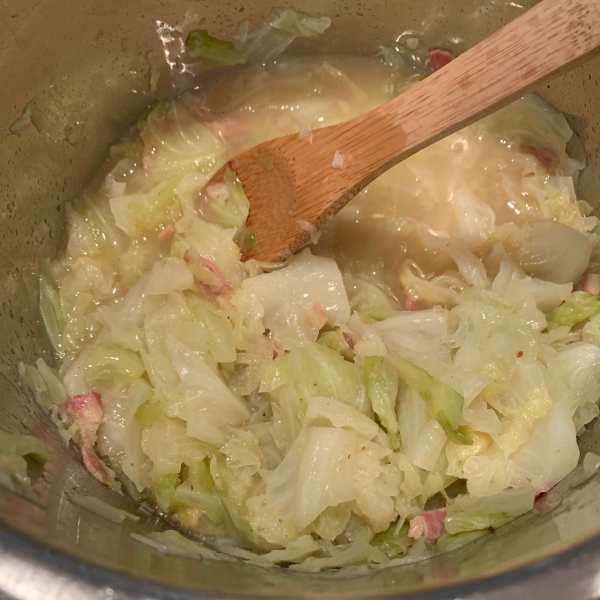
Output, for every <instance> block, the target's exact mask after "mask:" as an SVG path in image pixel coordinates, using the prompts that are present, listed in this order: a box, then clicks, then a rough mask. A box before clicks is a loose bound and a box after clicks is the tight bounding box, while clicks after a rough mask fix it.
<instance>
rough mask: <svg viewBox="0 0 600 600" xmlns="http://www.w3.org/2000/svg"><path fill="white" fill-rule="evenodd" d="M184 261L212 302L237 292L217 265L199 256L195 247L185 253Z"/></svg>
mask: <svg viewBox="0 0 600 600" xmlns="http://www.w3.org/2000/svg"><path fill="white" fill-rule="evenodd" d="M183 260H185V262H186V263H188V265H189V267H190V271H191V272H192V275H193V276H194V281H195V282H196V283H197V284H198V286H199V287H200V289H201V290H202V292H203V294H204V295H205V296H206V297H207V298H208V299H209V300H211V301H212V302H216V301H217V300H218V299H219V298H220V297H221V296H225V297H227V296H230V295H231V294H233V292H234V291H235V288H234V287H233V284H232V283H231V282H230V281H229V280H228V279H227V278H226V277H225V276H224V275H223V273H221V271H220V270H219V268H218V267H217V265H215V263H213V262H212V261H211V260H208V258H204V256H201V255H200V254H198V251H197V250H196V249H195V248H194V247H192V248H189V249H188V250H186V251H185V254H184V255H183Z"/></svg>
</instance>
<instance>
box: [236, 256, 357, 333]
mask: <svg viewBox="0 0 600 600" xmlns="http://www.w3.org/2000/svg"><path fill="white" fill-rule="evenodd" d="M242 288H243V290H244V291H245V292H249V293H251V294H254V295H255V296H256V297H257V298H258V299H259V300H260V302H261V303H262V305H263V308H264V316H265V317H264V318H265V327H266V328H267V329H270V330H273V328H274V329H275V331H277V325H279V321H280V320H283V321H285V320H286V319H285V313H283V311H284V310H285V308H286V307H288V306H290V305H299V306H302V307H304V308H306V307H308V306H309V305H313V304H317V305H320V306H321V308H322V309H323V311H324V312H325V314H326V315H327V321H328V322H329V323H330V324H331V325H342V324H344V323H346V322H347V321H348V319H349V317H350V306H349V304H348V297H347V295H346V290H345V288H344V282H343V280H342V275H341V273H340V271H339V269H338V267H337V265H336V264H335V261H333V260H332V259H330V258H321V257H319V256H313V255H312V254H311V252H310V250H304V251H303V252H301V253H300V254H299V255H297V256H294V257H292V258H291V259H290V260H289V261H288V264H287V265H286V266H285V267H284V268H283V269H280V270H279V271H273V272H272V273H265V274H264V275H258V276H257V277H251V278H249V279H246V280H245V281H244V283H243V286H242ZM280 327H281V325H280Z"/></svg>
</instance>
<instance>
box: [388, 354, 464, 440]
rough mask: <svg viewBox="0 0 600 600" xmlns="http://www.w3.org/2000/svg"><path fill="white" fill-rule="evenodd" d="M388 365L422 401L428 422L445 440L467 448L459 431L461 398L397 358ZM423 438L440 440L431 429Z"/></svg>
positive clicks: (421, 371)
mask: <svg viewBox="0 0 600 600" xmlns="http://www.w3.org/2000/svg"><path fill="white" fill-rule="evenodd" d="M392 362H393V364H394V366H395V367H396V369H397V370H398V374H399V376H400V379H402V381H404V382H405V383H406V384H407V385H408V386H409V387H410V388H411V389H412V390H414V391H415V392H418V393H419V395H420V396H421V398H423V400H425V404H426V405H427V412H428V413H429V416H430V418H432V419H437V421H438V422H439V424H440V425H441V426H442V428H443V430H444V432H445V433H446V435H447V436H448V438H449V439H450V440H452V441H453V442H455V443H457V444H471V443H472V441H471V440H470V438H469V437H468V434H466V435H465V430H464V428H462V429H461V424H462V422H463V417H462V408H463V402H464V399H463V397H462V396H461V395H460V394H459V393H458V392H457V391H456V390H454V389H452V388H451V387H450V386H448V385H446V384H445V383H443V382H442V381H440V380H438V379H436V378H435V377H432V376H431V375H429V373H427V371H425V370H424V369H421V368H419V367H416V366H415V365H413V364H411V363H409V362H408V361H407V360H404V359H403V358H401V357H399V356H395V357H393V358H392ZM436 432H437V433H436ZM427 435H428V436H429V437H430V438H431V439H438V440H440V439H441V438H440V434H439V430H437V429H436V428H435V427H434V426H433V425H432V426H431V428H430V433H428V434H427ZM438 443H439V442H438ZM442 445H443V444H442ZM440 449H441V448H440Z"/></svg>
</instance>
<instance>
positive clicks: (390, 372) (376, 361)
mask: <svg viewBox="0 0 600 600" xmlns="http://www.w3.org/2000/svg"><path fill="white" fill-rule="evenodd" d="M365 380H366V386H367V394H368V395H369V400H371V404H372V406H373V410H374V411H375V414H376V415H377V416H378V417H379V419H380V420H381V423H382V424H383V426H384V427H385V430H386V431H387V434H388V436H389V438H390V440H391V441H392V445H393V446H394V448H395V449H398V448H399V447H400V437H399V435H398V432H399V429H398V417H397V416H396V397H397V395H398V372H397V371H396V369H395V368H394V365H393V364H391V362H389V361H388V360H387V359H385V358H383V357H381V356H367V357H365Z"/></svg>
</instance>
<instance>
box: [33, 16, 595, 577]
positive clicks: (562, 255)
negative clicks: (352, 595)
mask: <svg viewBox="0 0 600 600" xmlns="http://www.w3.org/2000/svg"><path fill="white" fill-rule="evenodd" d="M328 26H329V19H327V18H325V17H310V16H308V15H304V14H302V13H297V12H295V11H292V10H289V9H286V10H278V11H275V12H274V13H273V14H272V15H271V16H270V17H269V18H268V19H267V20H266V21H265V22H263V23H262V24H260V25H259V26H258V27H257V28H256V29H254V30H251V31H248V26H247V24H245V25H244V24H242V25H240V27H239V28H238V31H237V33H236V36H235V41H234V42H232V43H230V42H223V41H220V40H216V39H214V38H212V37H211V36H210V35H209V34H208V33H207V32H205V31H193V32H191V33H190V34H189V35H188V36H187V39H186V46H187V48H188V53H189V54H188V56H192V57H196V59H197V60H200V61H202V62H203V63H204V64H205V66H207V67H219V69H218V70H217V69H215V70H212V71H211V73H210V76H209V77H207V76H205V77H202V78H200V79H199V80H198V85H197V87H196V88H194V89H192V90H187V91H185V92H184V93H182V94H180V95H179V96H178V97H177V98H176V99H174V100H168V101H161V102H159V103H158V104H156V105H154V106H152V107H151V108H150V109H149V110H148V111H147V113H146V114H145V115H144V116H143V117H142V119H141V120H140V121H139V123H138V124H137V125H136V126H135V127H134V128H133V129H132V130H131V131H130V132H129V134H128V135H127V136H126V137H125V138H124V139H123V140H122V141H121V142H120V143H118V144H116V145H114V146H112V148H111V149H110V157H109V158H108V161H107V163H106V165H105V167H104V168H103V169H102V170H101V172H100V173H99V174H98V177H97V178H96V180H95V181H94V183H93V184H92V185H91V186H90V188H89V189H88V190H87V191H86V192H85V194H83V196H82V197H81V198H80V199H79V200H77V201H76V202H75V203H74V204H73V206H72V207H71V208H70V209H69V212H68V225H67V235H66V239H65V244H64V248H63V251H62V252H61V254H60V255H59V256H58V258H57V259H56V260H54V261H51V262H46V263H44V264H42V266H41V278H40V295H41V297H40V307H41V312H42V316H43V319H44V323H45V325H46V328H47V331H48V335H49V337H50V340H51V342H52V344H53V347H54V350H55V352H56V358H57V368H56V370H55V369H52V368H50V367H49V366H47V365H46V364H45V363H44V362H43V361H42V360H41V359H40V360H39V361H38V363H37V366H36V367H35V368H34V367H31V366H25V365H22V373H23V376H24V378H25V380H26V381H27V382H28V383H29V385H30V387H31V388H32V390H33V391H34V393H35V394H36V395H37V397H38V399H40V401H41V402H42V403H43V404H44V406H46V408H48V409H49V411H50V412H51V414H52V417H53V419H54V420H55V422H56V423H57V425H58V426H59V427H60V430H61V435H62V436H63V438H64V440H65V442H66V443H67V444H68V443H70V441H73V442H74V443H75V444H77V445H78V446H79V447H80V448H81V453H82V459H83V463H84V465H85V467H86V469H87V470H88V471H89V472H90V473H91V474H92V475H93V476H94V477H96V478H97V479H98V480H100V481H101V482H102V483H104V484H106V485H107V486H112V487H118V486H120V485H123V486H125V487H126V488H127V489H128V490H129V491H130V492H131V493H133V494H134V495H136V497H137V498H138V499H140V500H145V501H148V502H151V503H154V505H155V506H156V507H158V509H160V511H162V512H163V513H165V514H166V515H169V516H170V517H171V518H172V520H173V521H174V522H175V523H176V524H177V527H178V528H180V529H181V530H183V531H186V532H188V533H191V534H194V535H195V536H196V537H197V538H198V539H201V540H203V541H204V542H205V543H206V544H208V545H210V546H211V547H212V548H213V550H216V551H217V552H214V551H211V550H209V549H207V548H204V547H202V546H198V548H202V551H200V550H198V554H200V555H203V556H209V557H213V558H214V557H216V556H219V555H228V556H236V557H240V558H244V559H249V560H253V561H259V562H260V561H264V562H273V563H278V564H285V565H291V568H296V569H306V570H320V569H325V568H334V567H341V566H345V565H351V564H369V565H373V566H377V565H379V566H389V565H394V564H400V563H402V562H406V561H411V560H415V558H418V557H421V556H427V555H428V554H429V553H431V552H434V551H436V550H437V551H439V550H442V551H444V550H448V549H451V548H456V547H459V546H460V545H462V544H464V543H467V542H469V541H471V540H473V539H476V538H477V537H480V536H482V535H484V534H485V533H486V532H488V531H490V530H493V529H494V528H497V527H499V526H501V525H503V524H505V523H507V522H508V521H510V520H512V519H514V518H515V517H517V516H519V515H522V514H524V513H526V512H527V511H529V510H531V509H532V508H533V505H534V502H535V499H536V497H537V496H538V495H540V494H543V493H544V492H546V491H547V490H549V489H550V488H551V487H553V486H554V485H556V484H557V483H558V482H559V481H561V480H562V479H563V478H564V477H565V476H566V475H567V474H568V473H569V472H570V471H571V470H572V469H573V468H574V467H575V466H576V465H577V462H578V459H579V449H578V446H577V435H578V433H580V432H581V431H582V430H583V429H584V427H585V425H586V424H587V423H589V422H590V421H591V420H592V419H594V418H595V417H596V416H597V415H598V412H599V410H598V406H597V402H598V400H599V398H600V300H599V299H598V293H599V292H600V271H599V270H598V269H599V267H600V263H599V262H598V261H599V256H600V253H599V252H598V231H600V229H599V228H598V219H596V218H595V217H593V216H590V214H591V210H592V208H591V206H590V205H589V204H587V203H586V202H583V201H581V200H578V199H577V196H576V191H575V190H576V184H577V177H578V174H579V173H580V171H581V170H582V169H583V168H584V166H585V160H584V158H583V152H582V148H581V144H580V143H578V140H577V138H576V137H575V136H574V134H573V132H572V130H571V128H570V126H569V124H568V122H567V120H566V119H565V117H564V116H563V115H562V114H561V113H560V112H559V111H558V110H556V109H555V108H554V107H552V106H550V105H549V104H548V103H547V102H545V101H544V100H543V99H542V98H540V97H539V96H537V95H530V96H527V97H524V98H522V99H520V100H518V101H517V102H515V103H514V104H512V105H510V106H508V107H507V108H505V109H503V110H500V111H498V112H497V113H495V114H493V115H491V116H489V117H487V118H485V119H483V120H482V121H480V122H478V123H476V124H474V125H472V126H470V127H468V128H466V129H464V130H462V131H460V132H458V133H456V134H453V135H451V136H449V137H448V138H447V139H444V140H442V141H440V142H438V143H436V144H435V145H433V146H432V147H430V148H428V149H426V150H424V151H422V152H420V153H418V154H417V155H415V156H413V157H412V158H410V159H408V160H406V161H404V162H403V163H401V164H400V165H398V166H397V167H395V168H394V169H392V170H391V171H389V172H388V173H386V174H385V175H384V176H382V177H381V178H380V179H378V180H377V181H375V182H374V183H373V184H372V185H370V186H369V187H368V188H367V189H366V190H365V191H363V192H361V193H360V194H359V196H358V197H356V198H355V199H354V200H353V201H352V202H351V203H350V204H349V205H348V206H347V207H346V208H345V209H343V210H342V211H341V212H340V213H339V215H338V216H337V217H336V218H335V219H334V220H333V221H332V222H331V223H330V224H329V225H328V226H327V227H326V228H325V230H324V231H323V232H316V231H312V233H313V234H314V235H313V236H312V238H313V239H312V241H313V243H312V245H311V246H310V247H309V248H307V249H305V250H303V251H302V252H300V253H299V254H297V255H296V256H292V257H291V258H289V259H288V260H286V261H285V262H282V263H279V264H264V263H259V262H257V261H255V260H252V259H250V260H244V259H245V258H246V257H247V256H249V255H251V252H252V250H253V247H254V244H255V238H254V235H253V232H252V230H251V228H249V227H247V226H246V220H247V216H248V211H249V204H248V200H247V198H246V196H245V194H244V190H243V189H242V186H241V185H240V183H239V181H238V180H237V179H236V176H235V173H233V172H229V173H228V175H227V177H226V179H225V183H223V184H218V185H209V186H207V182H208V181H209V179H210V177H211V175H212V174H214V173H215V172H216V170H218V169H219V168H220V167H221V166H222V165H223V164H224V163H225V162H226V161H227V160H228V159H230V158H231V157H232V156H234V155H235V154H236V153H238V152H240V151H241V150H244V149H246V148H249V147H251V146H253V145H255V144H257V143H259V142H262V141H265V140H267V139H270V138H274V137H278V136H282V135H286V134H293V133H297V134H298V135H299V136H300V137H301V139H302V140H304V142H305V143H306V144H310V143H311V132H312V131H313V130H314V129H316V128H318V127H324V126H327V125H331V124H334V123H338V122H341V121H344V120H346V119H349V118H351V117H354V116H357V115H359V114H361V113H364V112H366V111H368V110H370V109H372V108H374V107H376V106H378V105H380V104H382V103H384V102H386V101H387V100H389V99H391V98H392V97H394V96H395V95H398V94H400V93H402V91H403V90H405V89H407V88H408V87H409V86H411V85H413V84H415V83H416V82H418V81H419V80H420V79H422V78H423V77H425V76H427V74H428V73H430V72H431V70H432V69H438V68H443V67H444V65H445V64H446V63H447V62H448V61H449V60H451V59H452V53H451V52H450V51H449V50H445V49H439V48H437V49H429V50H428V49H427V48H426V47H424V46H423V43H422V42H421V40H420V39H419V38H418V36H416V35H405V36H404V37H403V38H401V39H400V42H399V43H398V44H396V45H395V46H392V47H389V48H381V49H380V52H379V53H378V55H377V56H374V57H372V58H365V57H334V56H331V57H322V56H311V57H303V58H294V57H286V56H280V55H281V53H282V52H283V50H285V48H286V47H287V46H288V45H289V44H290V43H291V42H292V41H293V40H294V38H295V37H298V36H310V35H317V34H321V33H323V32H324V31H325V30H326V29H327V27H328ZM332 168H344V165H343V160H342V161H341V163H338V164H335V165H332ZM306 226H307V227H309V228H310V226H309V225H308V224H306ZM169 535H170V538H169V539H172V540H179V541H178V542H177V543H179V544H180V546H181V547H186V548H187V547H188V546H187V545H186V544H192V542H189V541H186V540H183V541H182V540H181V539H179V538H177V537H174V534H173V532H171V533H170V534H169ZM175 535H176V534H175Z"/></svg>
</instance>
